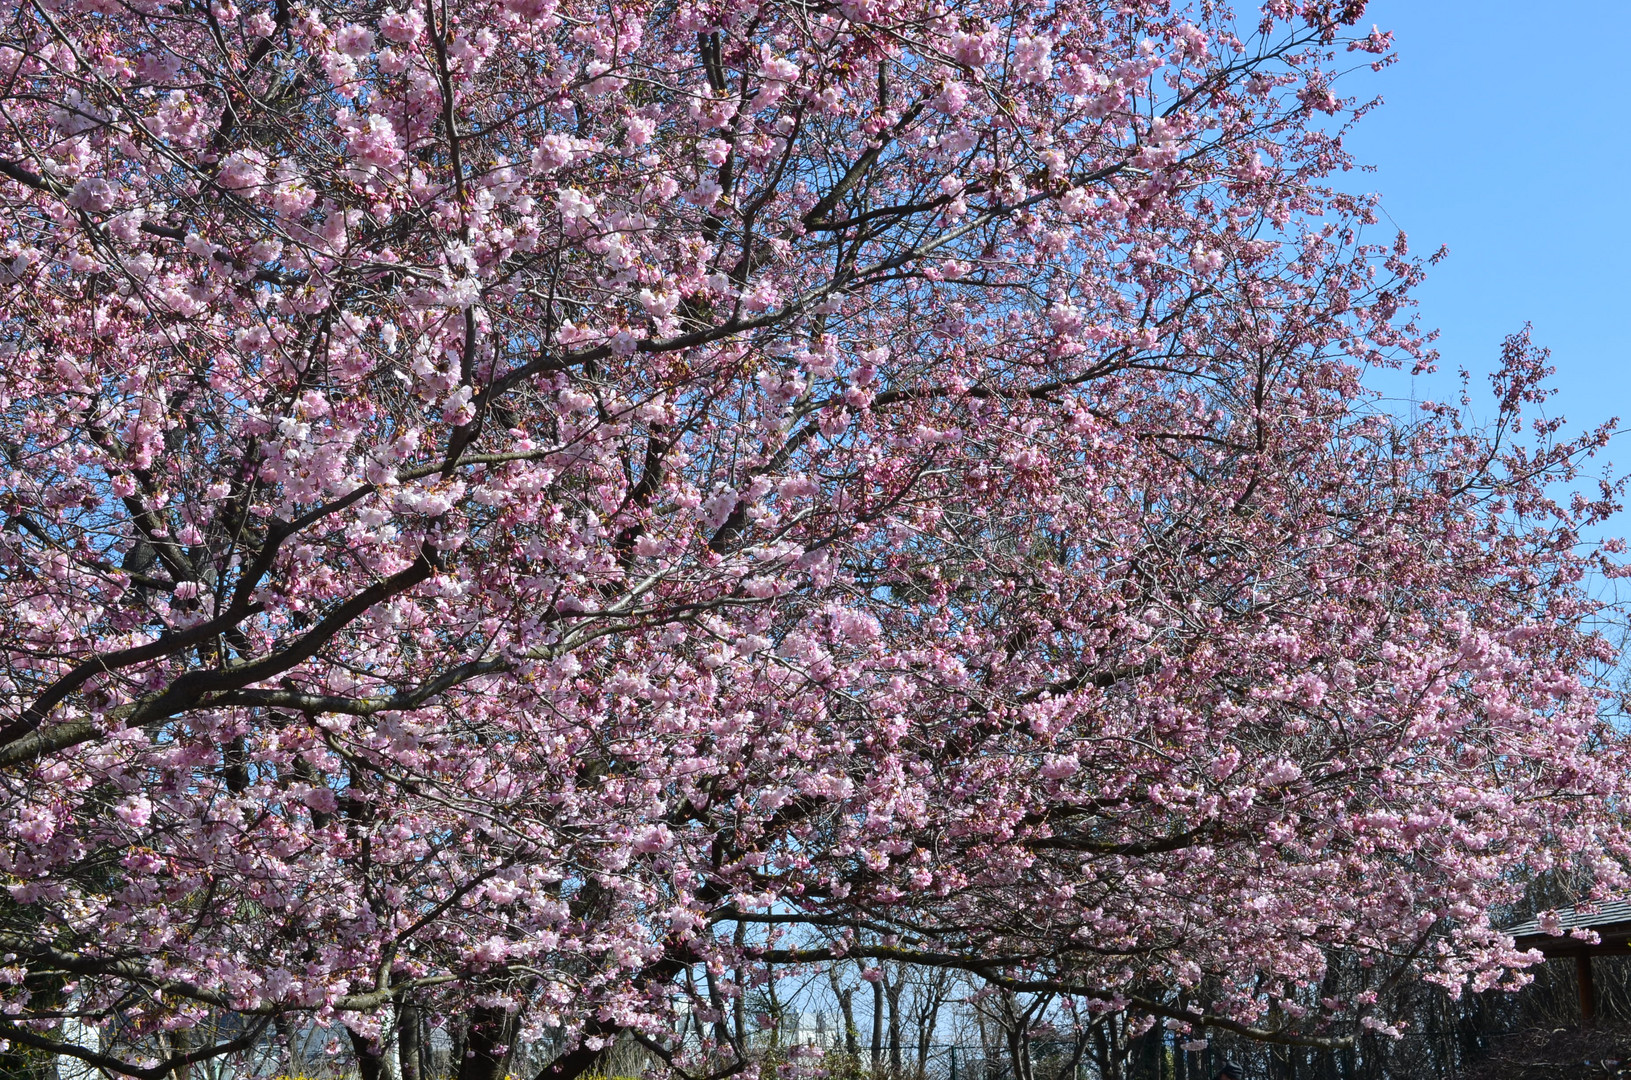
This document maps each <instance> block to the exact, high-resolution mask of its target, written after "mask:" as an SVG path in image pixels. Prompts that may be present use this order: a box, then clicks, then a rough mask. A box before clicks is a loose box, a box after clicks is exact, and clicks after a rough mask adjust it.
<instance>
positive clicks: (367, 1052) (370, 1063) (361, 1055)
mask: <svg viewBox="0 0 1631 1080" xmlns="http://www.w3.org/2000/svg"><path fill="white" fill-rule="evenodd" d="M345 1033H346V1035H348V1036H350V1038H351V1052H352V1053H353V1054H354V1055H356V1058H357V1075H358V1076H359V1077H361V1078H362V1080H380V1072H381V1070H380V1061H379V1059H380V1053H379V1050H378V1048H376V1047H373V1046H370V1045H369V1043H368V1039H367V1038H366V1037H365V1036H362V1035H358V1034H357V1033H356V1032H355V1031H352V1030H351V1029H350V1028H346V1029H345Z"/></svg>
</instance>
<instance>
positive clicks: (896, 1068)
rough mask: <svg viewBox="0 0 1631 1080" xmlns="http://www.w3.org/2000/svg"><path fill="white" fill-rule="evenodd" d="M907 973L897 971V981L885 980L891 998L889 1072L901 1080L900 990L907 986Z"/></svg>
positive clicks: (889, 998)
mask: <svg viewBox="0 0 1631 1080" xmlns="http://www.w3.org/2000/svg"><path fill="white" fill-rule="evenodd" d="M905 983H906V973H905V972H904V971H901V970H899V969H896V971H895V981H894V982H893V983H890V982H888V981H885V983H884V994H885V996H886V997H887V998H888V1000H889V1074H890V1075H891V1076H893V1077H895V1078H896V1080H899V1077H900V1075H901V1068H900V1065H901V1061H900V992H901V990H902V989H904V988H905Z"/></svg>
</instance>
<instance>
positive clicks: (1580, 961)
mask: <svg viewBox="0 0 1631 1080" xmlns="http://www.w3.org/2000/svg"><path fill="white" fill-rule="evenodd" d="M1574 973H1575V979H1576V981H1577V982H1578V983H1579V987H1580V1023H1581V1024H1582V1025H1585V1024H1589V1023H1591V1022H1592V1021H1593V1020H1594V1019H1596V1017H1597V987H1596V986H1594V985H1593V984H1592V981H1591V954H1590V953H1587V952H1583V953H1580V954H1579V955H1577V956H1576V957H1575V958H1574Z"/></svg>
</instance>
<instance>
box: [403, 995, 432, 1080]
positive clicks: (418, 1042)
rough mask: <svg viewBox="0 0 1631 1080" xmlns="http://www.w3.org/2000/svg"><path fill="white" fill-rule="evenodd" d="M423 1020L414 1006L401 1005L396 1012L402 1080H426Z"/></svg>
mask: <svg viewBox="0 0 1631 1080" xmlns="http://www.w3.org/2000/svg"><path fill="white" fill-rule="evenodd" d="M423 1024H424V1020H423V1018H421V1017H420V1015H419V1008H418V1007H417V1006H414V1005H401V1006H398V1007H397V1011H396V1057H397V1068H398V1070H399V1071H400V1072H401V1075H402V1080H426V1078H425V1067H424V1056H423V1055H424V1051H423V1049H422V1048H423V1046H424V1040H423V1039H422V1038H421V1034H422V1033H421V1030H420V1029H421V1026H422V1025H423Z"/></svg>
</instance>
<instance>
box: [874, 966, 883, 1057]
mask: <svg viewBox="0 0 1631 1080" xmlns="http://www.w3.org/2000/svg"><path fill="white" fill-rule="evenodd" d="M882 1068H883V978H882V973H881V972H880V974H879V978H878V979H877V980H876V981H874V982H873V984H872V1074H873V1075H874V1076H876V1075H877V1074H878V1072H879V1071H880V1070H881V1069H882Z"/></svg>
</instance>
